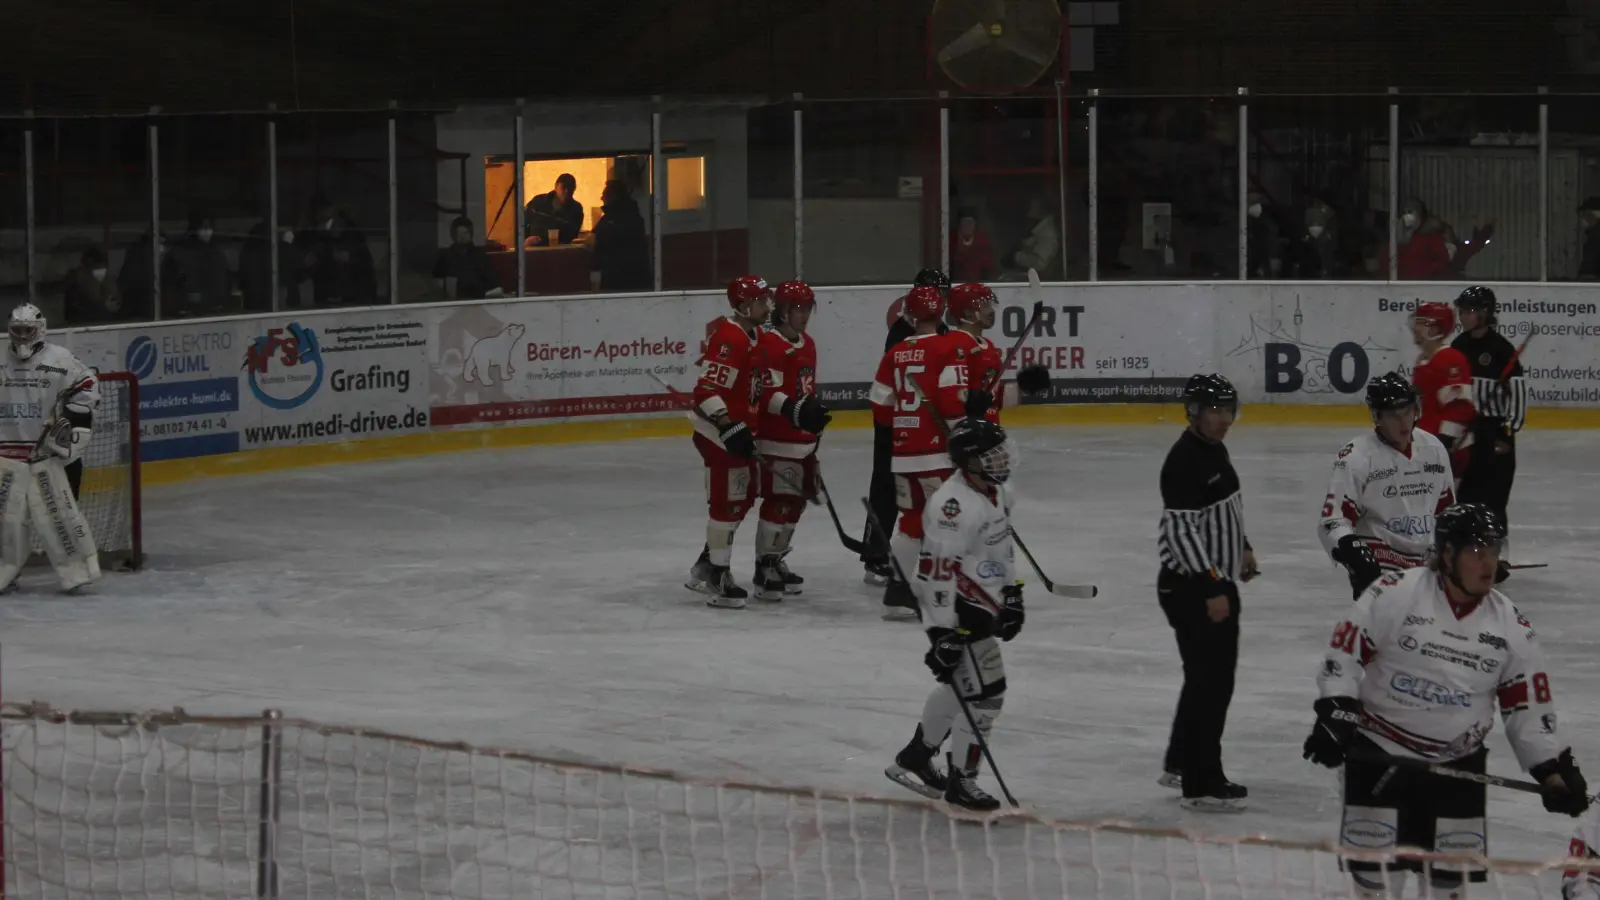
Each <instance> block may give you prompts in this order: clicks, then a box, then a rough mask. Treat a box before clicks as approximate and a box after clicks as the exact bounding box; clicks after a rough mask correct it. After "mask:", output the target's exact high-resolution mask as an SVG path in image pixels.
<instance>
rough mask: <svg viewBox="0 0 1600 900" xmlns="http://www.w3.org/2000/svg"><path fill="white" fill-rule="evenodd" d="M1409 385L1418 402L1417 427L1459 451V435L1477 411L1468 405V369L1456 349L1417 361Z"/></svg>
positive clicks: (1442, 350) (1470, 381)
mask: <svg viewBox="0 0 1600 900" xmlns="http://www.w3.org/2000/svg"><path fill="white" fill-rule="evenodd" d="M1411 383H1412V384H1413V385H1415V386H1416V388H1417V397H1418V398H1419V399H1420V400H1421V402H1422V418H1421V419H1420V420H1418V422H1417V427H1418V428H1421V429H1422V430H1423V431H1426V432H1428V433H1429V434H1432V435H1436V436H1437V437H1438V438H1439V439H1440V440H1441V441H1444V445H1445V447H1447V448H1448V447H1455V448H1457V449H1460V448H1461V447H1463V446H1466V445H1465V444H1464V443H1462V442H1461V438H1462V436H1463V435H1465V434H1466V433H1467V429H1468V428H1469V427H1470V426H1471V425H1472V419H1473V417H1474V416H1476V415H1477V410H1476V409H1474V408H1473V405H1472V366H1471V365H1470V364H1469V363H1468V362H1467V358H1466V357H1465V356H1463V355H1462V353H1461V351H1460V350H1457V349H1456V348H1454V347H1443V348H1441V349H1440V350H1439V352H1437V353H1435V354H1434V355H1433V356H1432V357H1431V358H1429V359H1422V360H1418V361H1417V368H1416V371H1415V372H1413V373H1412V375H1411Z"/></svg>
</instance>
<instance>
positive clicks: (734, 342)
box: [684, 275, 799, 609]
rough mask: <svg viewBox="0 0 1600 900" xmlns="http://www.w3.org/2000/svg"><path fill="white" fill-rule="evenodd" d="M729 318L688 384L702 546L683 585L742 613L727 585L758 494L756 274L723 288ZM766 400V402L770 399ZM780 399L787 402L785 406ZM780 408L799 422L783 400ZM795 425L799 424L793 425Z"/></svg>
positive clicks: (762, 289) (760, 288)
mask: <svg viewBox="0 0 1600 900" xmlns="http://www.w3.org/2000/svg"><path fill="white" fill-rule="evenodd" d="M728 305H730V306H732V307H733V314H732V315H730V316H728V317H726V318H724V319H722V320H721V321H720V322H717V323H715V324H714V325H713V327H712V328H711V333H710V336H709V337H708V338H707V339H706V344H705V351H704V352H703V353H702V354H701V355H700V362H699V370H700V373H699V378H698V379H697V380H696V382H695V386H694V403H695V407H696V408H695V410H691V411H690V413H689V417H690V419H691V420H692V421H693V422H694V431H695V434H694V445H695V449H697V450H699V451H700V458H701V459H702V460H704V462H705V466H706V505H707V512H708V514H709V515H708V519H707V522H706V545H705V548H704V549H702V550H701V551H700V558H699V559H698V560H696V561H695V564H694V568H692V569H691V570H690V572H689V580H688V581H687V582H685V584H684V586H685V587H687V588H689V589H690V590H692V591H699V592H700V593H702V594H705V595H707V597H708V598H709V599H707V600H706V603H707V604H709V605H711V606H719V607H724V608H728V609H743V608H744V601H745V597H747V596H748V594H747V593H746V592H745V590H744V588H741V587H739V586H738V585H737V584H734V582H733V576H732V574H730V572H729V566H730V565H731V564H732V560H733V535H734V533H735V532H736V531H738V530H739V523H740V522H742V521H744V516H745V513H746V512H748V511H749V509H750V504H751V502H752V501H753V500H754V497H755V492H756V489H757V484H758V482H757V478H758V477H759V474H758V472H757V470H756V459H755V458H756V441H755V426H756V424H757V415H758V413H759V412H760V410H761V409H762V405H761V404H762V381H763V380H764V377H765V371H764V368H763V362H762V359H761V349H760V343H759V341H760V336H761V323H762V322H764V321H765V320H766V318H767V315H768V313H769V312H770V311H771V308H772V289H771V288H769V287H767V283H766V282H765V281H762V280H761V279H760V278H757V277H756V276H754V275H741V276H740V277H738V278H735V279H734V280H733V281H732V282H731V283H730V284H729V285H728ZM769 399H770V398H769ZM785 401H786V402H785ZM778 408H779V409H780V410H781V411H782V412H783V414H785V415H793V416H796V417H798V415H799V412H798V410H799V404H798V403H796V402H794V401H792V400H789V399H788V398H787V397H785V398H784V400H783V401H779V403H778ZM796 421H798V418H797V419H796Z"/></svg>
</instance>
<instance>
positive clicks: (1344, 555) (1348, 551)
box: [1333, 534, 1383, 597]
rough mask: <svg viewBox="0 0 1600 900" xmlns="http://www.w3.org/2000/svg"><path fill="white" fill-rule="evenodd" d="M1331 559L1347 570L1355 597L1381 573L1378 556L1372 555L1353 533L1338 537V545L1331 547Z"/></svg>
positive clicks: (1369, 548)
mask: <svg viewBox="0 0 1600 900" xmlns="http://www.w3.org/2000/svg"><path fill="white" fill-rule="evenodd" d="M1333 561H1334V562H1336V563H1339V564H1340V565H1342V566H1344V567H1345V570H1346V571H1347V572H1349V574H1350V590H1351V591H1353V592H1354V593H1355V596H1357V597H1360V596H1361V592H1362V591H1364V590H1366V589H1367V588H1368V587H1369V586H1370V585H1371V584H1372V583H1373V582H1374V581H1377V580H1378V578H1379V577H1380V576H1382V575H1383V568H1382V567H1381V566H1379V565H1378V558H1377V557H1376V556H1373V555H1372V548H1371V547H1370V546H1368V545H1367V543H1366V542H1365V541H1363V540H1361V539H1360V538H1358V537H1356V536H1355V535H1353V534H1347V535H1345V536H1344V537H1342V538H1339V546H1337V547H1335V548H1333Z"/></svg>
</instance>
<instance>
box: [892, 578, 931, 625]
mask: <svg viewBox="0 0 1600 900" xmlns="http://www.w3.org/2000/svg"><path fill="white" fill-rule="evenodd" d="M883 618H884V619H886V620H894V621H910V620H911V619H913V618H915V619H919V620H920V619H921V618H922V610H921V609H919V608H918V605H917V595H916V594H914V593H912V591H911V585H909V584H906V583H905V582H904V581H901V580H899V579H891V580H890V581H889V584H888V586H886V587H885V588H884V589H883Z"/></svg>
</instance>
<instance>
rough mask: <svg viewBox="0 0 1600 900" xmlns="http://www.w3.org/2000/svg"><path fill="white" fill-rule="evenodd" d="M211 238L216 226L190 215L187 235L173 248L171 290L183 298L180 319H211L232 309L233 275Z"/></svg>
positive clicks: (199, 217)
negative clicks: (173, 281)
mask: <svg viewBox="0 0 1600 900" xmlns="http://www.w3.org/2000/svg"><path fill="white" fill-rule="evenodd" d="M215 234H216V223H215V222H214V221H213V220H212V219H211V218H210V217H209V216H206V215H202V214H201V213H198V212H191V213H190V214H189V231H188V232H187V233H186V234H184V236H183V237H181V238H178V240H177V241H176V242H174V244H173V247H172V251H171V254H170V256H171V259H172V267H173V269H174V270H175V272H176V273H177V281H176V283H174V284H173V289H174V291H175V292H176V293H177V294H179V295H180V296H181V297H182V298H183V301H182V308H181V310H180V312H179V314H180V315H188V316H214V315H220V314H222V313H225V312H229V311H231V309H232V307H233V273H232V272H230V271H229V270H228V257H227V254H225V253H223V252H222V248H221V247H218V246H217V245H216V243H215V242H214V241H213V240H212V237H213V236H214V235H215Z"/></svg>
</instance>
